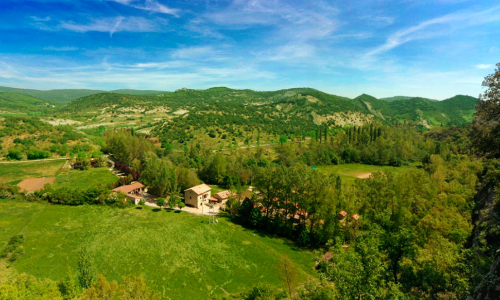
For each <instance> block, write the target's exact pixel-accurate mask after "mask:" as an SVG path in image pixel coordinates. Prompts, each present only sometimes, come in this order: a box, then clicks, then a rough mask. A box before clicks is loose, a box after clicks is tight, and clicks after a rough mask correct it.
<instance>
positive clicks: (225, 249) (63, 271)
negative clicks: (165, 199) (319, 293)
mask: <svg viewBox="0 0 500 300" xmlns="http://www.w3.org/2000/svg"><path fill="white" fill-rule="evenodd" d="M17 234H24V235H25V236H26V241H25V243H24V250H25V254H24V255H23V256H21V257H20V258H19V259H18V260H17V261H16V262H15V263H14V264H13V265H12V268H14V269H15V270H17V271H18V272H26V273H28V274H32V275H34V276H36V277H39V278H50V279H53V280H58V279H61V278H63V277H65V276H67V274H68V272H69V271H70V270H72V271H73V272H74V271H75V270H76V269H77V259H78V255H77V253H78V249H79V248H80V246H82V245H84V244H85V245H87V246H88V248H89V251H90V254H91V256H92V257H93V259H94V264H95V266H98V271H99V273H102V274H103V275H104V276H106V277H107V278H108V279H113V280H120V279H121V277H122V276H127V275H132V274H139V275H143V276H144V277H145V279H146V281H147V283H148V285H149V286H150V287H152V288H153V289H155V290H158V291H159V292H161V293H162V295H163V297H165V298H167V297H170V298H172V299H206V298H207V297H210V295H218V294H223V293H225V292H229V293H237V292H240V291H244V290H247V289H249V288H250V287H252V286H255V285H256V284H257V283H259V282H268V283H270V284H271V285H273V286H275V287H277V288H278V287H282V285H281V283H280V279H279V270H278V264H279V261H280V259H279V258H280V256H282V255H286V256H288V257H290V258H291V259H292V260H293V262H294V268H295V269H296V271H297V273H298V279H299V281H300V283H304V282H305V281H307V280H312V278H313V277H312V275H313V274H314V261H313V255H312V254H311V253H310V252H307V251H302V250H299V249H296V248H294V246H292V245H290V244H289V243H288V242H286V241H284V240H282V239H277V238H272V237H267V236H261V235H259V234H258V233H256V232H254V231H252V230H248V229H245V228H243V227H241V226H239V225H236V224H234V223H232V222H230V221H226V220H225V219H224V218H219V223H218V224H212V225H209V224H208V218H202V217H200V216H196V215H193V214H189V213H186V212H174V211H166V210H159V209H156V210H155V209H151V208H149V207H145V208H143V209H136V208H134V207H131V208H126V209H116V208H110V207H106V206H88V205H83V206H78V207H72V206H62V205H49V204H46V203H33V202H21V201H13V200H0V247H4V246H5V245H6V243H7V241H8V240H9V238H10V237H12V236H14V235H17ZM0 275H1V274H0Z"/></svg>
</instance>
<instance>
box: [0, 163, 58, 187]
mask: <svg viewBox="0 0 500 300" xmlns="http://www.w3.org/2000/svg"><path fill="white" fill-rule="evenodd" d="M64 163H65V160H54V161H35V162H27V163H13V164H0V183H10V184H17V183H19V182H21V181H22V180H24V179H28V178H39V177H54V176H56V174H57V173H58V171H59V170H60V169H61V167H62V166H63V165H64Z"/></svg>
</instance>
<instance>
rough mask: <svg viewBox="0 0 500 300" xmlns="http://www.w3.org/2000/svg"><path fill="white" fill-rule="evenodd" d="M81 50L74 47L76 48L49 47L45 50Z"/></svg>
mask: <svg viewBox="0 0 500 300" xmlns="http://www.w3.org/2000/svg"><path fill="white" fill-rule="evenodd" d="M79 49H80V48H78V47H74V46H66V47H54V46H48V47H44V48H43V50H45V51H76V50H79Z"/></svg>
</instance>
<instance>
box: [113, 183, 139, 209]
mask: <svg viewBox="0 0 500 300" xmlns="http://www.w3.org/2000/svg"><path fill="white" fill-rule="evenodd" d="M143 188H144V185H143V184H142V183H140V182H134V183H132V184H129V185H123V186H120V187H117V188H114V189H113V192H115V193H124V194H127V196H128V197H129V198H130V200H131V201H132V202H133V203H134V204H135V205H137V204H139V202H140V201H141V199H144V198H143V197H142V196H141V195H140V193H142V191H143Z"/></svg>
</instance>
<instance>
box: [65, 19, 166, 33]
mask: <svg viewBox="0 0 500 300" xmlns="http://www.w3.org/2000/svg"><path fill="white" fill-rule="evenodd" d="M59 28H61V29H64V30H70V31H76V32H82V33H84V32H89V31H97V32H109V35H110V36H113V33H115V32H120V31H129V32H155V31H159V30H161V29H160V27H159V26H158V24H157V23H155V22H152V21H151V20H147V19H145V18H141V17H114V18H101V19H92V20H91V21H90V22H89V23H87V24H78V23H75V22H72V21H64V22H61V23H60V25H59Z"/></svg>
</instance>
